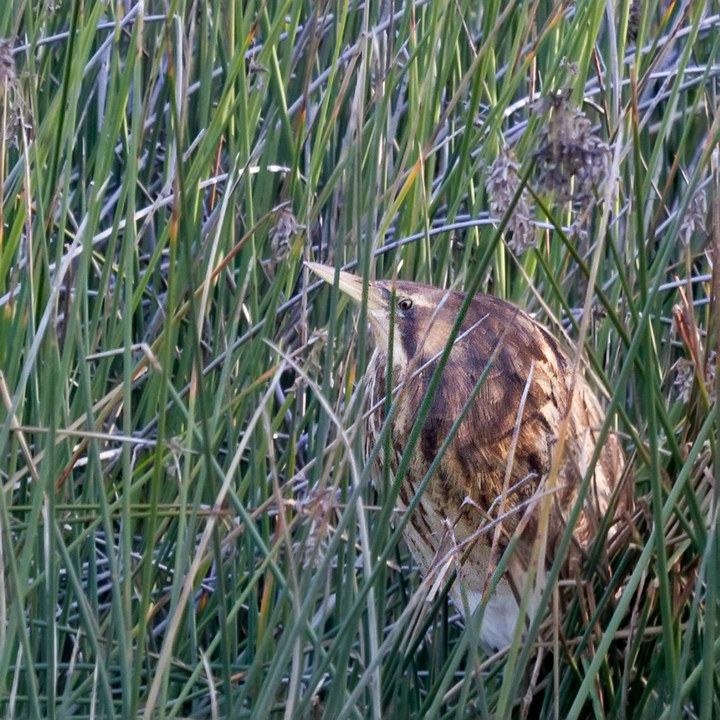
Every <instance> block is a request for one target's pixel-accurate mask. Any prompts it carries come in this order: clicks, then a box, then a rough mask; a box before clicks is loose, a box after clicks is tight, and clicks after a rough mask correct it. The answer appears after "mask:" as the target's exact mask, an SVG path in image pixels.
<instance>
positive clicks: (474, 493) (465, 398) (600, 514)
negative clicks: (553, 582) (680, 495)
mask: <svg viewBox="0 0 720 720" xmlns="http://www.w3.org/2000/svg"><path fill="white" fill-rule="evenodd" d="M307 266H308V267H309V268H310V269H311V270H312V271H313V272H314V273H316V274H317V275H319V276H320V277H321V278H322V279H323V280H325V281H327V282H328V283H331V284H332V283H333V282H334V279H335V269H334V268H332V267H327V266H325V265H320V264H318V263H307ZM338 285H339V288H340V290H341V291H342V292H344V293H346V294H347V295H349V296H350V297H351V298H352V299H353V300H354V301H356V302H357V303H361V302H362V297H363V281H362V278H360V277H357V276H355V275H352V274H350V273H347V272H340V273H339V278H338ZM464 299H465V293H462V292H455V291H445V290H442V289H439V288H436V287H432V286H429V285H423V284H420V283H414V282H401V281H388V280H377V281H372V282H369V283H368V288H367V313H368V318H369V322H370V327H371V330H372V334H373V335H374V339H375V345H376V349H375V353H374V355H373V358H372V360H371V363H370V368H369V369H368V375H369V379H370V387H371V392H370V396H371V402H372V406H373V407H374V411H373V412H371V413H370V415H369V419H368V438H369V441H370V446H372V444H373V443H375V442H377V441H378V435H379V433H380V428H381V427H382V425H383V423H384V420H385V412H386V403H385V402H384V401H383V400H384V398H385V396H386V389H387V387H388V383H387V373H388V371H389V367H388V366H389V364H390V360H389V358H388V347H389V343H390V340H391V338H392V346H391V347H392V358H391V360H392V375H391V378H392V382H391V383H390V386H391V387H392V388H393V389H394V390H393V394H392V397H391V399H392V400H393V401H394V402H396V404H397V407H396V410H395V414H394V416H393V421H392V423H391V430H390V431H389V432H390V444H391V448H392V451H391V453H390V457H389V458H385V457H383V456H382V454H381V455H380V459H381V462H389V464H390V469H391V471H392V472H393V473H396V472H397V470H398V465H399V463H400V459H401V457H402V454H403V452H404V450H405V448H406V445H407V442H408V438H409V437H410V435H411V431H412V428H413V425H414V423H415V422H416V421H417V420H418V416H419V414H420V408H421V405H422V404H423V398H424V397H425V395H426V393H427V392H428V389H429V385H430V383H431V378H432V377H433V373H434V371H435V368H436V367H437V364H438V362H439V361H440V358H441V356H442V354H443V350H444V348H445V346H446V345H447V344H448V340H449V337H450V335H451V331H452V329H453V326H454V324H455V322H456V319H457V317H458V314H459V312H460V309H461V306H462V304H463V301H464ZM573 374H574V375H575V378H574V379H573ZM573 385H574V387H573ZM463 410H464V411H465V412H466V414H465V416H464V418H463V419H462V420H461V421H460V422H459V423H456V420H457V419H458V418H459V417H460V415H461V413H462V412H463ZM566 414H567V418H566V421H565V430H564V442H562V443H561V442H559V432H560V427H561V425H562V424H563V421H564V418H565V416H566ZM604 419H605V414H604V412H603V409H602V407H601V404H600V402H599V401H598V399H597V397H596V395H595V394H594V393H593V391H592V390H591V388H590V386H589V385H588V383H587V382H586V381H585V379H584V378H583V376H582V375H581V374H579V373H573V367H572V361H571V359H570V356H569V354H568V353H567V352H566V351H565V350H564V349H563V348H562V347H561V345H560V343H559V342H558V341H557V340H556V339H555V338H554V337H553V335H551V333H550V332H549V331H548V330H546V329H545V328H544V327H542V326H541V325H540V324H539V323H537V322H536V321H535V320H533V319H532V318H531V317H530V316H529V315H528V314H526V313H525V312H523V311H522V310H521V309H520V308H518V307H516V306H515V305H512V304H511V303H509V302H506V301H504V300H500V299H498V298H495V297H491V296H487V295H480V294H478V295H475V296H474V297H473V298H472V300H471V301H470V303H469V305H468V307H467V312H466V314H465V316H464V318H463V320H462V323H461V325H460V327H459V329H458V331H457V336H456V339H455V342H454V345H453V346H452V348H451V350H450V351H449V355H448V356H447V361H446V365H445V367H444V368H443V369H442V374H441V375H440V379H439V382H438V383H437V385H436V387H435V388H434V395H433V397H432V400H431V401H430V404H429V409H428V411H427V414H426V415H425V417H424V420H423V424H422V429H421V431H420V434H419V436H418V440H417V444H416V445H415V447H414V449H413V450H412V454H411V459H410V463H409V465H408V466H407V472H406V474H405V476H404V478H402V480H401V481H400V482H401V484H400V488H399V496H398V500H397V505H398V508H399V509H401V510H405V509H406V508H407V507H408V506H409V505H410V503H411V501H412V499H413V497H414V496H415V494H416V493H417V492H418V489H419V486H420V484H421V483H422V482H423V479H424V478H425V477H426V475H427V473H428V471H429V469H430V466H431V464H432V463H433V462H434V461H435V460H436V458H437V457H438V454H439V453H440V451H441V449H443V448H442V446H443V445H445V447H444V452H443V454H442V456H441V458H440V459H439V461H438V464H437V466H436V468H435V470H434V472H433V474H432V475H431V476H430V477H429V479H428V480H427V481H426V485H425V487H424V488H423V490H422V495H421V497H420V499H419V502H418V503H417V506H416V507H415V509H414V512H412V515H411V516H410V518H409V520H408V522H407V524H406V526H405V531H404V536H405V539H406V541H407V544H408V546H409V547H410V550H411V552H412V554H413V556H414V558H415V560H416V562H417V564H418V566H419V569H420V573H421V575H422V576H423V577H426V578H428V577H430V581H431V582H434V581H433V577H435V578H437V574H438V573H439V572H441V571H442V568H447V567H452V566H453V565H454V566H455V567H458V573H457V577H456V579H455V582H454V583H453V585H452V587H451V589H450V595H451V597H452V599H453V601H454V604H455V605H456V607H457V608H458V609H459V611H460V612H461V613H465V612H467V611H473V610H474V609H475V608H476V607H477V606H478V604H479V603H480V602H481V600H482V599H483V597H484V595H485V594H486V593H488V589H489V585H490V583H489V578H490V576H491V575H492V574H493V572H494V571H495V568H496V566H497V563H498V560H499V559H500V558H501V557H502V556H503V552H504V551H505V549H506V547H507V546H508V544H509V543H510V541H511V539H513V538H514V540H515V542H514V543H513V545H514V547H513V548H512V550H511V552H510V553H509V558H508V562H507V566H506V570H505V572H504V574H503V576H502V577H501V578H500V580H499V582H498V583H497V585H496V586H495V589H494V592H492V594H489V596H488V598H487V602H486V607H485V611H484V614H483V620H482V624H481V628H480V641H481V644H482V645H484V646H485V647H486V649H489V650H497V649H501V648H504V647H507V646H508V645H509V644H510V643H511V641H512V638H513V636H514V633H515V630H516V627H517V625H518V620H519V617H520V605H521V599H522V597H523V592H524V589H525V587H526V579H527V577H528V570H529V567H530V565H531V563H532V560H531V559H532V558H533V548H534V547H536V548H537V547H540V546H538V545H536V539H537V538H538V535H539V534H540V535H542V536H543V537H544V542H543V543H542V546H541V547H542V556H540V555H539V554H538V552H537V551H536V552H535V555H534V557H535V558H540V559H538V560H537V563H538V565H541V567H538V566H533V567H534V570H535V572H534V575H535V580H534V581H533V584H532V586H531V587H532V590H531V591H529V592H528V595H527V597H528V600H527V602H526V603H525V605H524V607H526V608H527V611H526V613H525V616H524V617H523V623H527V622H529V621H530V620H531V619H532V618H533V617H534V615H535V614H536V612H537V603H538V600H539V594H540V592H541V591H542V589H543V584H542V583H543V578H544V572H542V571H541V569H544V568H545V567H547V564H548V563H549V562H551V561H552V559H553V557H554V553H555V551H556V549H557V545H558V543H559V542H560V539H561V538H562V536H563V533H564V531H565V528H566V526H567V522H568V519H569V516H570V514H571V513H572V510H573V507H574V506H575V503H576V501H578V497H579V493H580V490H581V486H582V485H583V478H584V476H585V475H586V472H587V471H588V469H589V468H590V465H591V459H592V457H593V454H594V452H595V450H596V445H597V442H598V436H599V433H600V430H601V427H602V425H603V422H604ZM454 424H456V425H457V427H455V428H454V435H452V436H451V437H450V439H448V436H449V434H450V433H451V429H453V425H454ZM446 441H447V442H446ZM560 447H562V448H563V450H562V455H561V456H560V457H559V458H557V459H556V462H555V465H553V458H554V454H555V452H556V450H558V451H559V448H560ZM624 465H625V459H624V455H623V450H622V447H621V445H620V443H619V441H618V439H617V436H616V435H615V434H612V433H608V434H607V435H606V437H605V438H604V442H603V445H602V447H601V448H600V450H599V456H598V459H597V462H596V464H595V466H594V470H593V473H592V477H591V479H590V481H589V482H588V483H586V490H587V491H586V493H585V495H584V498H583V500H582V504H581V511H580V514H579V516H578V519H577V522H576V524H575V525H574V528H573V530H572V542H571V546H570V551H569V554H568V555H569V556H572V555H573V554H574V555H575V557H576V558H581V557H582V553H583V551H584V550H586V549H587V548H588V546H589V544H590V543H591V542H592V540H593V538H594V537H595V536H596V534H597V532H598V530H599V528H600V524H601V522H602V520H603V518H604V515H605V513H606V512H607V510H608V505H609V503H610V501H611V496H612V495H613V491H614V490H615V488H616V486H617V485H618V483H619V482H620V478H621V475H622V473H623V468H624ZM551 469H552V470H553V472H551ZM543 502H545V503H546V506H545V508H546V509H545V511H544V519H542V518H543V511H542V507H543ZM547 503H549V505H548V504H547ZM615 507H618V504H615ZM615 512H617V511H615ZM448 559H450V562H448ZM453 559H458V562H457V563H453ZM571 564H572V563H569V562H565V563H563V568H564V570H563V572H564V573H565V575H571V574H576V573H572V571H571V569H570V566H571Z"/></svg>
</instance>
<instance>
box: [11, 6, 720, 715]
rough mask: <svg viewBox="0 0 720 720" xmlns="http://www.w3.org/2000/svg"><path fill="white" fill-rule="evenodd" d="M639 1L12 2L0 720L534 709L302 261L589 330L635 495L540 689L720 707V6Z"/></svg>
mask: <svg viewBox="0 0 720 720" xmlns="http://www.w3.org/2000/svg"><path fill="white" fill-rule="evenodd" d="M630 5H631V4H630V3H629V2H627V0H625V1H623V2H619V3H604V2H597V0H595V1H587V2H578V3H574V4H572V3H563V4H558V3H555V2H545V1H542V0H539V1H538V2H530V1H527V2H525V1H523V2H521V1H520V0H516V1H515V2H511V3H500V2H497V0H490V1H489V2H483V3H478V2H469V1H467V0H456V1H455V2H440V1H439V0H438V1H433V2H417V3H415V4H412V3H406V4H400V3H380V2H373V0H368V1H367V2H366V3H364V4H360V3H356V2H351V3H349V4H347V3H342V2H328V1H325V2H308V1H306V2H302V1H301V0H277V1H275V0H267V1H265V2H260V1H259V0H258V1H255V0H247V1H246V2H242V3H230V2H220V1H219V0H208V2H206V3H189V2H184V1H183V0H179V1H177V2H168V3H159V2H146V3H145V4H144V6H143V5H141V4H139V3H136V4H133V3H131V2H128V3H108V4H105V3H100V2H97V3H87V2H86V3H83V2H81V1H80V0H65V1H64V2H57V3H50V2H47V3H46V2H32V3H31V2H29V1H28V0H16V1H15V2H12V3H4V4H2V7H0V37H3V38H6V39H7V42H8V44H7V45H6V46H3V47H0V81H2V82H1V83H0V85H1V86H2V88H3V89H2V90H1V91H0V96H1V97H2V98H3V103H2V106H0V119H1V121H2V129H3V130H4V132H3V133H0V182H1V183H2V205H1V213H2V216H1V217H0V372H1V374H0V482H2V488H3V491H2V492H1V493H0V565H1V566H2V572H1V573H0V715H1V716H2V717H7V718H47V717H58V718H86V717H96V718H110V717H117V718H133V717H145V718H160V717H162V718H184V717H192V718H205V717H207V718H213V717H228V718H243V717H248V718H249V717H252V718H265V717H271V718H292V719H295V718H308V719H311V718H312V719H314V718H321V717H322V718H329V719H330V718H332V719H336V718H381V717H383V718H384V717H397V718H470V717H473V718H474V717H480V718H490V717H500V718H503V717H509V716H510V713H515V715H516V716H520V715H521V714H522V699H523V695H524V693H525V690H526V684H527V681H528V677H529V676H530V674H531V672H532V669H533V667H534V665H535V657H536V653H535V649H534V645H533V643H532V642H531V641H530V640H531V639H532V637H534V635H535V634H536V632H537V628H534V632H531V634H530V635H531V637H530V638H529V639H528V640H527V641H524V642H522V643H520V642H518V643H517V644H516V645H515V646H514V647H513V648H512V649H511V651H510V652H509V653H508V654H503V655H501V656H500V657H496V658H488V657H486V656H485V655H484V654H483V652H482V651H481V650H480V648H479V647H478V643H477V634H478V627H477V622H476V620H477V618H476V619H475V621H470V622H468V624H467V626H464V625H463V624H462V623H461V622H460V621H459V619H458V617H457V612H456V610H455V609H454V608H453V607H452V605H451V604H450V603H449V602H448V601H446V600H445V597H444V595H443V594H442V593H439V594H437V595H436V596H435V597H434V598H432V599H431V600H426V598H425V595H424V594H423V591H422V587H421V585H420V581H419V578H418V576H417V573H416V572H415V569H414V566H413V562H412V560H411V558H410V556H409V553H408V551H407V548H406V547H405V545H404V544H403V542H402V539H401V533H400V532H399V530H398V529H397V528H398V526H399V525H398V524H399V522H400V520H401V518H399V517H398V516H397V514H396V513H394V512H393V510H392V503H391V502H385V499H386V498H388V496H389V495H390V493H391V489H390V487H389V486H388V484H387V483H388V482H391V481H392V478H388V477H385V478H384V480H385V482H383V478H382V475H381V474H379V473H378V472H377V470H376V467H375V466H374V465H373V464H367V463H366V462H365V450H364V434H363V423H362V419H361V412H360V410H361V406H362V403H363V398H364V391H365V386H364V384H363V381H362V378H363V372H364V369H365V366H366V363H367V360H368V358H369V353H370V347H369V344H368V337H367V334H366V332H365V318H364V314H361V315H360V317H359V318H358V316H357V313H356V312H355V310H354V308H351V307H350V306H349V305H348V303H347V301H346V300H345V299H343V298H340V297H338V296H337V293H336V292H334V291H333V290H332V289H330V288H325V287H319V284H314V281H313V279H312V278H310V277H308V273H307V271H306V270H304V269H303V267H302V261H303V259H312V260H319V261H322V262H326V263H330V264H337V265H347V264H350V263H353V265H352V267H354V268H355V269H356V272H358V273H360V274H363V275H366V276H368V277H392V276H394V275H398V276H400V277H402V278H405V279H413V280H420V281H424V282H432V283H434V284H436V285H441V286H450V285H451V284H452V283H456V284H457V285H458V286H459V287H479V288H480V289H481V290H482V291H485V292H491V293H493V294H495V295H499V296H502V297H505V298H507V299H509V300H512V301H514V302H516V303H518V304H520V305H522V306H523V307H525V308H527V309H528V310H529V311H530V312H533V313H535V314H536V315H537V317H538V318H539V319H540V320H541V321H542V322H543V323H544V324H546V325H547V326H548V327H550V328H551V329H552V330H553V331H554V332H555V333H556V334H558V335H563V334H564V335H565V339H566V344H567V345H568V346H570V347H576V346H577V345H578V344H581V345H582V347H583V358H584V360H586V361H587V362H586V365H587V373H588V374H589V375H590V376H591V378H592V383H593V385H594V386H595V387H596V388H597V389H598V391H599V392H600V393H601V394H603V395H604V396H605V398H606V404H607V406H608V408H609V410H608V422H607V427H608V429H609V430H612V431H615V430H617V431H619V432H620V433H622V437H623V438H624V442H625V445H626V449H627V452H628V456H629V457H630V458H632V478H631V480H630V481H631V482H632V483H633V484H634V486H635V492H636V497H637V513H636V515H635V517H634V518H633V519H632V522H629V523H628V524H629V527H631V532H629V533H628V535H627V536H626V540H627V542H624V543H622V544H619V546H618V547H617V548H615V549H614V550H613V553H612V568H613V571H614V573H613V578H614V580H613V582H612V583H611V584H610V586H608V587H607V588H606V587H605V586H604V585H603V584H602V581H600V580H596V581H595V592H594V593H590V595H591V596H592V597H594V599H595V601H596V602H597V603H598V604H597V610H596V612H594V611H593V609H592V608H588V607H587V606H585V605H584V604H583V602H582V598H576V597H575V598H573V597H571V598H567V599H566V603H567V612H566V613H565V617H564V620H563V623H562V627H559V625H558V623H555V625H556V627H557V629H558V631H562V632H560V633H557V634H556V637H560V636H561V637H562V638H563V640H565V641H566V645H565V647H562V648H560V649H558V650H557V652H556V653H555V655H554V662H550V663H546V664H545V665H544V666H543V668H542V670H541V672H540V675H539V681H538V682H539V687H540V688H541V696H540V699H539V701H538V705H539V706H541V707H540V710H539V713H540V716H541V717H543V718H554V717H559V718H566V717H569V718H593V717H598V718H600V717H608V718H633V719H634V718H650V717H652V718H668V719H675V718H703V719H704V720H710V718H715V717H718V716H720V700H719V699H718V698H720V544H719V541H720V530H719V528H718V508H719V507H720V490H719V489H718V488H720V482H719V481H720V477H718V475H719V473H718V470H717V468H718V465H717V461H716V454H717V443H718V429H719V427H720V419H719V418H718V416H717V403H716V385H717V382H718V380H717V377H718V374H717V373H716V372H715V370H716V366H717V355H716V352H715V351H716V347H717V343H718V331H717V327H718V326H717V321H718V315H717V308H716V298H717V296H718V293H717V290H716V288H717V283H718V281H717V279H716V278H715V277H713V258H715V257H717V252H718V250H717V246H718V237H717V232H718V228H720V174H719V173H720V170H719V169H718V168H719V166H720V156H719V155H718V152H719V151H718V139H719V137H720V125H718V121H717V107H718V90H719V87H718V67H720V65H719V61H720V48H719V47H718V45H719V43H720V39H719V38H720V33H718V20H717V13H718V12H719V10H720V8H719V7H718V5H717V3H707V4H703V3H686V4H674V5H670V6H669V8H668V6H667V4H666V3H661V2H658V0H646V1H645V2H641V3H637V4H635V3H633V4H632V7H631V6H630ZM123 8H125V10H126V11H127V14H126V15H123V14H120V13H122V12H125V10H123ZM392 13H394V14H392ZM628 23H630V25H631V26H633V27H634V28H635V29H634V33H633V34H632V35H633V37H634V38H635V39H631V38H630V36H629V35H628V31H627V29H628ZM573 133H575V134H573ZM2 138H4V140H2ZM563 148H564V149H563ZM561 149H562V152H561ZM509 152H512V154H513V156H514V158H515V162H516V168H517V169H516V170H513V169H512V168H511V169H510V170H509V171H508V175H507V176H505V177H509V178H510V181H509V182H507V183H506V184H507V188H505V189H503V187H504V186H503V183H500V186H499V187H500V195H499V196H498V195H497V190H496V191H495V192H496V194H495V195H494V196H493V197H490V194H489V192H488V183H489V181H490V180H491V177H492V175H493V168H495V170H496V172H499V171H498V170H497V168H498V167H499V166H498V165H497V164H495V165H494V163H497V158H498V157H499V156H505V155H507V153H509ZM563 153H564V154H563ZM583 153H584V154H583ZM588 159H589V160H590V162H586V160H588ZM571 162H576V163H578V164H577V165H574V166H572V170H569V169H568V168H569V167H570V165H569V163H571ZM602 163H605V165H602ZM583 168H585V169H583ZM598 168H599V169H598ZM593 169H594V170H593ZM563 173H566V174H569V175H572V176H573V178H572V181H573V182H572V184H570V185H569V184H568V183H567V182H564V181H563V177H562V175H563ZM583 173H585V175H583ZM521 178H522V179H523V180H525V181H526V186H525V187H524V188H523V187H522V184H521V183H520V179H521ZM490 186H491V187H492V182H490ZM491 204H492V207H493V214H492V215H491V214H490V212H489V211H490V208H491ZM498 212H500V213H501V214H502V213H507V216H506V217H504V218H503V217H500V216H499V215H498ZM523 213H526V214H528V215H527V217H525V218H524V219H525V221H526V223H525V225H524V226H523V227H525V228H530V232H531V233H532V235H533V236H532V238H531V239H532V241H533V245H532V246H531V247H530V248H529V249H527V250H526V251H525V252H524V253H522V254H517V252H515V249H516V247H517V246H516V245H515V244H514V242H515V240H516V239H517V236H518V234H519V231H518V232H516V233H511V232H510V230H511V229H512V228H513V227H518V226H517V225H514V224H513V223H517V221H518V218H520V219H523V217H522V214H523ZM676 306H677V308H678V309H676V310H674V308H676ZM674 314H675V316H676V317H677V318H678V319H679V320H680V322H679V323H678V322H677V321H676V322H675V323H673V315H674ZM678 325H679V326H680V328H681V329H683V330H684V332H682V333H681V332H678V329H677V328H678ZM372 479H374V480H375V481H376V482H375V484H373V483H372V482H371V480H372ZM546 600H547V602H548V603H549V605H550V606H552V604H553V602H554V598H553V597H550V595H548V597H547V598H546ZM591 617H592V621H591V620H590V618H591ZM551 635H552V634H551ZM546 657H547V656H546Z"/></svg>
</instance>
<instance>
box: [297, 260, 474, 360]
mask: <svg viewBox="0 0 720 720" xmlns="http://www.w3.org/2000/svg"><path fill="white" fill-rule="evenodd" d="M305 264H306V265H307V267H308V268H309V269H310V270H312V271H313V272H314V273H315V274H316V275H318V276H319V277H321V278H322V279H323V280H325V282H327V283H329V284H330V285H332V284H333V282H334V281H335V268H334V267H329V266H328V265H321V264H320V263H313V262H306V263H305ZM338 287H339V288H340V290H341V291H342V292H343V293H345V294H346V295H348V296H349V297H350V298H352V299H353V300H354V301H355V302H356V303H357V304H358V305H360V304H362V298H363V279H362V278H361V277H358V276H357V275H353V274H352V273H349V272H344V271H342V270H341V271H340V273H339V277H338ZM462 298H463V296H462V295H461V294H460V293H456V292H447V291H444V290H440V289H439V288H435V287H432V286H430V285H423V284H421V283H415V282H403V281H400V280H398V281H394V280H371V281H369V282H368V288H367V312H368V319H369V320H370V327H371V328H372V331H373V335H374V337H375V343H376V345H377V347H378V349H379V350H380V352H383V353H386V352H387V348H388V344H389V338H390V332H391V327H392V337H393V364H394V365H395V366H398V365H399V366H400V367H407V364H408V362H409V361H410V360H412V359H413V358H414V357H415V356H416V355H417V354H418V353H420V354H421V355H422V357H423V358H430V357H432V356H434V355H436V354H438V353H440V352H442V349H443V348H444V346H445V343H446V342H447V339H448V336H449V334H450V331H451V329H452V326H453V323H454V322H455V318H456V317H457V312H458V310H459V307H460V304H461V303H462Z"/></svg>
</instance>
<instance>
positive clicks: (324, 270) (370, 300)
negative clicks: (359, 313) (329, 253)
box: [305, 262, 386, 313]
mask: <svg viewBox="0 0 720 720" xmlns="http://www.w3.org/2000/svg"><path fill="white" fill-rule="evenodd" d="M305 265H306V266H307V267H308V268H309V269H310V270H312V271H313V272H314V273H315V274H316V275H317V276H318V277H320V278H322V279H323V280H324V281H325V282H326V283H328V284H329V285H332V284H333V283H334V282H335V268H334V267H330V266H329V265H322V264H320V263H315V262H306V263H305ZM338 287H339V288H340V290H342V292H344V293H345V294H346V295H348V296H349V297H350V298H352V299H353V300H354V301H355V302H356V303H357V304H358V305H361V304H362V297H363V279H362V278H361V277H358V276H357V275H353V274H352V273H349V272H345V271H344V270H340V273H339V277H338ZM385 305H386V303H385V302H384V301H383V295H382V290H381V289H380V288H379V287H378V286H377V285H376V284H375V283H374V282H369V283H368V290H367V308H368V312H370V313H378V312H382V311H383V310H384V309H385Z"/></svg>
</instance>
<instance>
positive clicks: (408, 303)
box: [398, 298, 413, 312]
mask: <svg viewBox="0 0 720 720" xmlns="http://www.w3.org/2000/svg"><path fill="white" fill-rule="evenodd" d="M412 306H413V301H412V300H411V299H410V298H403V299H402V300H399V301H398V308H399V309H400V310H402V311H403V312H407V311H408V310H409V309H410V308H411V307H412Z"/></svg>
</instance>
